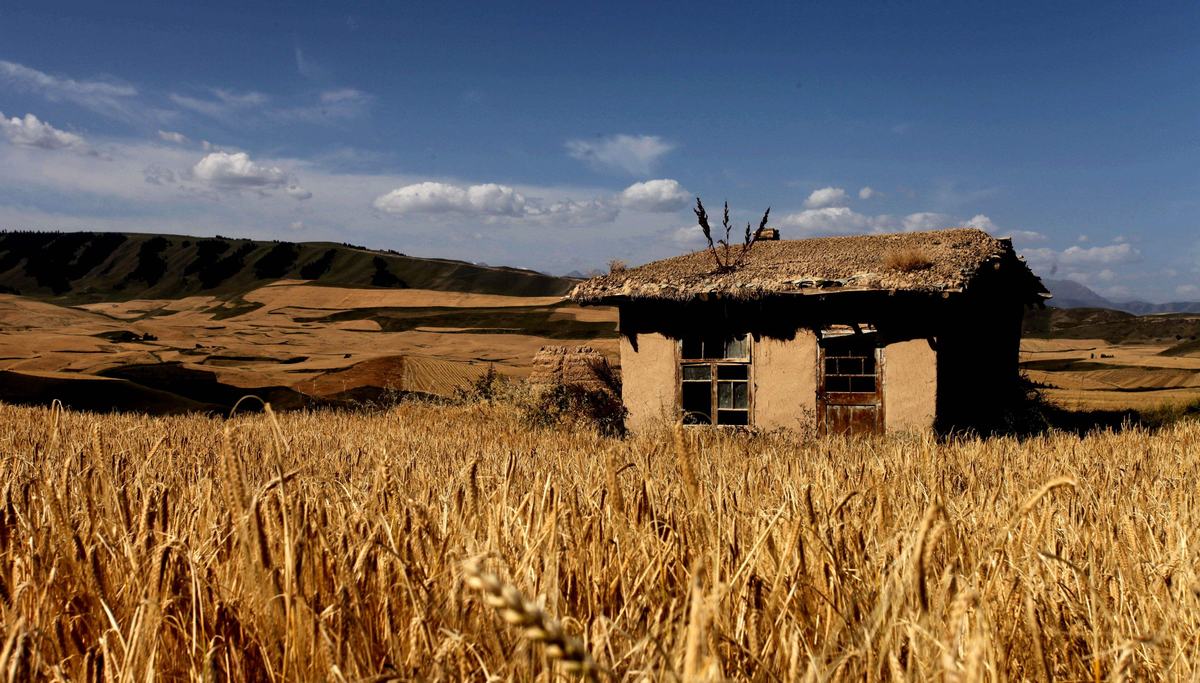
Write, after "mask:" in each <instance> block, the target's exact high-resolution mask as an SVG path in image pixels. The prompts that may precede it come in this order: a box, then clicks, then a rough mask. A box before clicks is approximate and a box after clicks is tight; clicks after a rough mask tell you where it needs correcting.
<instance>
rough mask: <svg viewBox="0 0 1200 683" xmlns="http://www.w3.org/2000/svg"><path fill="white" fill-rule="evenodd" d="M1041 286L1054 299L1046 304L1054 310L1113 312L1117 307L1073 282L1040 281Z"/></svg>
mask: <svg viewBox="0 0 1200 683" xmlns="http://www.w3.org/2000/svg"><path fill="white" fill-rule="evenodd" d="M1042 284H1043V285H1045V286H1046V289H1048V290H1050V293H1051V294H1053V295H1054V298H1052V299H1050V300H1049V301H1047V302H1046V305H1047V306H1053V307H1055V308H1109V309H1114V310H1115V309H1116V307H1117V305H1116V304H1115V303H1113V302H1112V301H1110V300H1108V299H1106V298H1104V297H1102V296H1100V295H1099V294H1097V293H1095V292H1093V291H1092V290H1090V289H1088V288H1087V287H1085V286H1084V285H1081V284H1079V283H1078V282H1075V281H1074V280H1047V279H1042Z"/></svg>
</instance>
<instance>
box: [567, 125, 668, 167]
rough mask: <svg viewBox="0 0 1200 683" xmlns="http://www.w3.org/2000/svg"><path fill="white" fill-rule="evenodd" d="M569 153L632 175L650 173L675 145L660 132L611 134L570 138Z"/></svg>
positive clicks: (600, 165) (568, 143) (580, 158)
mask: <svg viewBox="0 0 1200 683" xmlns="http://www.w3.org/2000/svg"><path fill="white" fill-rule="evenodd" d="M566 147H567V154H569V155H571V157H572V158H574V159H579V160H580V161H584V162H586V163H588V164H589V165H591V166H593V167H596V168H602V169H605V170H617V171H624V172H626V173H629V174H631V175H645V174H648V173H650V172H651V171H652V170H653V169H654V166H655V164H657V163H658V160H659V159H661V158H662V157H663V156H664V155H666V154H667V153H668V152H670V151H671V150H673V149H675V145H673V144H671V143H669V142H667V141H665V140H663V139H662V138H661V137H659V136H657V135H625V134H620V135H612V136H609V137H606V138H601V139H599V140H569V141H567V144H566Z"/></svg>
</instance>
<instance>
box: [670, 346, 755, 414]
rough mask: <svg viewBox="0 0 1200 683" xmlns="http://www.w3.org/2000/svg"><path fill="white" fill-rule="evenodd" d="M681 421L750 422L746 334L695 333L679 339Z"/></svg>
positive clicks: (748, 353)
mask: <svg viewBox="0 0 1200 683" xmlns="http://www.w3.org/2000/svg"><path fill="white" fill-rule="evenodd" d="M679 354H680V357H681V358H682V359H683V361H684V362H683V363H682V364H681V372H680V379H681V384H682V386H681V387H680V409H681V411H682V413H683V422H684V424H721V425H748V424H750V393H751V392H750V337H749V335H738V336H728V335H720V334H705V335H696V336H692V337H689V338H684V339H682V340H681V341H680V349H679Z"/></svg>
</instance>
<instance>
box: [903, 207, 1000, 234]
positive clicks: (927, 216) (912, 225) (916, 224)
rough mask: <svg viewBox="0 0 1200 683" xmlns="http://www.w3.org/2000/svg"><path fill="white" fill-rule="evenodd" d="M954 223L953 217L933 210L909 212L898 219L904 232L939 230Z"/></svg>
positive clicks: (950, 226) (955, 222) (954, 224)
mask: <svg viewBox="0 0 1200 683" xmlns="http://www.w3.org/2000/svg"><path fill="white" fill-rule="evenodd" d="M985 218H986V216H985ZM956 225H958V222H957V221H955V220H954V217H952V216H947V215H946V214H944V213H936V212H934V211H920V212H917V213H910V214H908V215H907V216H905V217H904V218H903V219H902V220H901V221H900V226H901V230H903V231H904V232H920V231H921V230H939V229H941V228H952V227H954V226H956Z"/></svg>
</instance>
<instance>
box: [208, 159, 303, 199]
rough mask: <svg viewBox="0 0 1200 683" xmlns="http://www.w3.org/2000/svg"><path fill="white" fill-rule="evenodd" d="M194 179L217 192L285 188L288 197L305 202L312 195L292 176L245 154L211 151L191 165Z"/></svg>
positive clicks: (263, 190) (260, 190) (261, 190)
mask: <svg viewBox="0 0 1200 683" xmlns="http://www.w3.org/2000/svg"><path fill="white" fill-rule="evenodd" d="M191 177H192V178H194V179H195V180H198V181H200V182H201V183H204V184H205V185H207V186H209V187H211V188H213V189H217V190H255V191H258V192H265V191H267V190H274V189H283V191H284V192H286V193H287V194H288V195H289V196H291V197H293V198H295V199H299V200H304V199H309V198H310V197H312V193H311V192H309V191H308V190H306V189H304V188H302V187H300V186H299V185H298V184H297V183H296V182H295V180H294V179H293V178H292V176H291V174H289V173H288V172H287V171H285V170H283V169H282V168H279V167H278V166H271V165H268V164H259V163H256V162H255V161H253V160H252V159H251V158H250V155H249V154H246V153H245V152H211V153H209V154H206V155H205V156H204V158H203V159H201V160H200V161H197V162H196V165H194V166H192V171H191Z"/></svg>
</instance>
